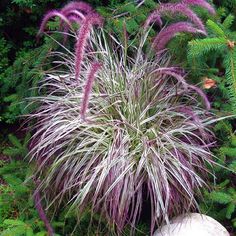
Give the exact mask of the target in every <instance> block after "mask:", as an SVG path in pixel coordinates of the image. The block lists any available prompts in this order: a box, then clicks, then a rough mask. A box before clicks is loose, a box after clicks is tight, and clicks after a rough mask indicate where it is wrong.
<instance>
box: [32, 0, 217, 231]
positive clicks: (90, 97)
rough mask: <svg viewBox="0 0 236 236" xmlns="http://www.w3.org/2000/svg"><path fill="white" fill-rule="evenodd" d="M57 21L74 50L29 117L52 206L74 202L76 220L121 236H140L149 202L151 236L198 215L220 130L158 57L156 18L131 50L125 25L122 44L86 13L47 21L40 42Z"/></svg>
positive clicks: (67, 11) (62, 58)
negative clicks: (90, 218)
mask: <svg viewBox="0 0 236 236" xmlns="http://www.w3.org/2000/svg"><path fill="white" fill-rule="evenodd" d="M80 4H82V3H80ZM81 6H83V7H81ZM86 6H87V7H86ZM178 10H179V8H178ZM155 14H156V13H155ZM54 16H58V17H60V19H61V29H62V30H63V32H64V36H65V37H66V39H67V38H68V36H70V37H71V39H72V40H74V41H75V50H74V51H70V50H69V49H68V48H66V47H64V46H62V48H61V50H60V51H58V52H52V53H51V56H52V57H53V58H54V60H55V61H54V62H55V63H56V65H57V67H56V68H57V69H56V70H53V71H52V72H51V73H47V74H45V78H44V80H43V81H41V83H40V85H39V91H41V92H42V93H41V95H40V96H38V97H34V98H32V103H36V104H38V110H37V111H35V112H34V113H32V114H31V116H30V118H31V119H32V120H34V121H35V124H34V127H33V130H34V135H33V137H32V141H31V155H32V160H36V161H37V172H36V176H37V177H38V178H41V181H42V184H41V189H44V190H47V193H48V198H49V200H50V201H51V204H53V203H54V204H57V205H59V204H60V203H61V202H62V201H67V203H68V204H70V205H71V209H77V210H78V212H83V210H84V209H85V208H86V207H88V206H89V207H90V208H91V209H92V211H94V212H99V213H100V214H101V216H103V217H105V218H106V219H107V221H108V222H109V223H110V226H111V227H112V225H113V226H115V229H116V231H117V232H118V233H121V232H122V231H123V229H124V227H125V226H126V225H127V224H129V225H131V226H132V227H133V230H134V231H135V225H136V223H137V221H138V219H139V217H140V213H141V211H142V205H143V201H144V200H145V199H149V200H150V202H151V223H150V225H151V229H150V230H151V232H153V231H154V227H155V225H156V224H158V223H160V222H161V221H166V222H168V220H169V218H170V217H172V216H175V215H177V214H181V213H185V212H188V211H190V210H191V209H195V208H197V201H196V199H195V193H196V192H198V190H199V189H200V188H201V187H202V186H204V185H205V181H204V178H205V177H206V176H207V174H208V170H207V168H206V164H207V163H208V164H211V163H212V162H213V161H212V154H211V152H210V150H209V148H210V147H211V146H212V144H213V143H214V135H213V133H212V132H211V127H210V125H211V124H212V123H213V122H214V120H213V118H212V114H211V113H210V112H209V111H208V110H207V109H209V108H210V104H209V102H208V100H207V97H206V96H205V95H204V93H203V92H202V91H201V90H200V89H199V88H197V87H195V86H193V85H190V84H188V83H187V82H186V80H185V74H184V72H183V70H182V69H181V68H178V67H175V66H171V65H170V58H169V56H167V55H165V54H163V51H162V52H161V53H159V52H158V53H156V51H155V50H154V48H155V46H156V45H157V44H156V43H158V40H156V41H155V45H152V44H150V43H149V31H150V28H151V26H148V25H149V23H150V18H149V22H148V24H146V26H145V27H143V28H141V30H140V32H139V33H138V34H137V35H136V36H135V38H133V39H132V40H131V39H130V38H129V36H128V35H127V33H126V30H125V24H124V38H123V40H122V41H120V40H119V39H118V38H116V37H115V36H112V35H110V34H109V33H107V32H106V31H105V30H103V29H102V28H101V26H102V23H103V19H102V18H101V17H100V16H99V15H98V14H97V13H96V12H95V11H93V10H92V9H91V7H90V6H88V5H86V4H85V3H83V4H82V5H78V4H75V3H72V4H71V5H69V7H68V5H67V6H65V7H64V8H63V9H62V10H61V11H53V12H49V13H48V14H47V15H46V16H45V18H44V20H43V23H42V25H41V28H40V33H42V32H43V30H44V28H45V26H46V22H47V21H48V20H49V19H50V17H54ZM194 17H195V16H194ZM194 19H195V21H196V17H195V18H194ZM73 22H75V23H76V24H78V25H79V26H80V27H79V29H78V30H75V29H74V28H73ZM198 22H199V21H198ZM182 24H183V23H182ZM189 24H190V23H186V27H187V26H189ZM68 26H69V28H68ZM96 26H98V27H100V28H96ZM194 27H195V26H193V25H191V29H195V30H192V31H191V32H192V33H195V32H198V31H199V29H197V28H194ZM69 30H70V31H69ZM175 31H176V30H175ZM182 31H183V30H181V32H182ZM187 32H190V31H187ZM173 36H174V34H173ZM157 37H158V36H157ZM64 39H65V38H64ZM156 39H157V38H156ZM134 42H135V43H134ZM137 42H138V44H137ZM161 43H162V44H163V41H161ZM153 46H154V47H153ZM157 51H158V50H157ZM202 101H203V103H204V106H202ZM205 106H206V108H207V109H205Z"/></svg>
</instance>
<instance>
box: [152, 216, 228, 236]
mask: <svg viewBox="0 0 236 236" xmlns="http://www.w3.org/2000/svg"><path fill="white" fill-rule="evenodd" d="M154 236H230V234H229V233H228V231H227V230H226V229H225V228H224V226H222V225H221V224H220V223H219V222H218V221H216V220H214V219H213V218H211V217H209V216H207V215H203V214H198V213H190V214H188V215H182V216H178V217H177V218H175V219H174V220H173V221H171V222H170V224H169V225H164V226H162V227H161V228H160V229H158V230H157V231H156V232H155V233H154Z"/></svg>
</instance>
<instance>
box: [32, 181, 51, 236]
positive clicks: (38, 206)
mask: <svg viewBox="0 0 236 236" xmlns="http://www.w3.org/2000/svg"><path fill="white" fill-rule="evenodd" d="M35 184H36V189H35V191H34V194H33V198H34V203H35V208H36V209H37V211H38V214H39V218H40V219H41V220H42V221H43V223H44V225H45V228H46V229H47V232H48V235H49V236H53V235H54V232H53V228H52V226H51V224H50V222H49V220H48V218H47V216H46V214H45V212H44V209H43V206H42V202H41V196H40V192H39V189H38V186H39V184H40V182H39V180H35Z"/></svg>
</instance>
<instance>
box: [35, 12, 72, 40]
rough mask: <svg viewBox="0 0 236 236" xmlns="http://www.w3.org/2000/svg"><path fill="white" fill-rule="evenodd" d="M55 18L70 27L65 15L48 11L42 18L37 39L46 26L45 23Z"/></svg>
mask: <svg viewBox="0 0 236 236" xmlns="http://www.w3.org/2000/svg"><path fill="white" fill-rule="evenodd" d="M56 16H58V17H59V18H60V19H61V20H63V21H64V22H65V23H66V24H67V25H69V26H70V27H71V23H70V21H69V20H68V18H67V17H66V16H65V15H63V14H62V13H61V12H60V11H57V10H52V11H49V12H48V13H47V14H46V15H45V16H44V17H43V20H42V23H41V25H40V28H39V31H38V34H37V37H39V36H40V35H41V33H42V32H43V31H44V29H45V26H46V24H47V22H48V21H49V19H51V18H52V17H56Z"/></svg>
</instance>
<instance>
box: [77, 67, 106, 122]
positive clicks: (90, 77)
mask: <svg viewBox="0 0 236 236" xmlns="http://www.w3.org/2000/svg"><path fill="white" fill-rule="evenodd" d="M101 66H102V64H101V63H93V64H92V66H91V69H90V72H89V74H88V78H87V82H86V84H85V87H84V95H83V99H82V105H81V111H80V116H81V119H82V120H85V114H86V111H87V108H88V104H89V96H90V93H91V90H92V86H93V82H94V79H95V74H96V73H97V71H98V70H99V69H100V68H101Z"/></svg>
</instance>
